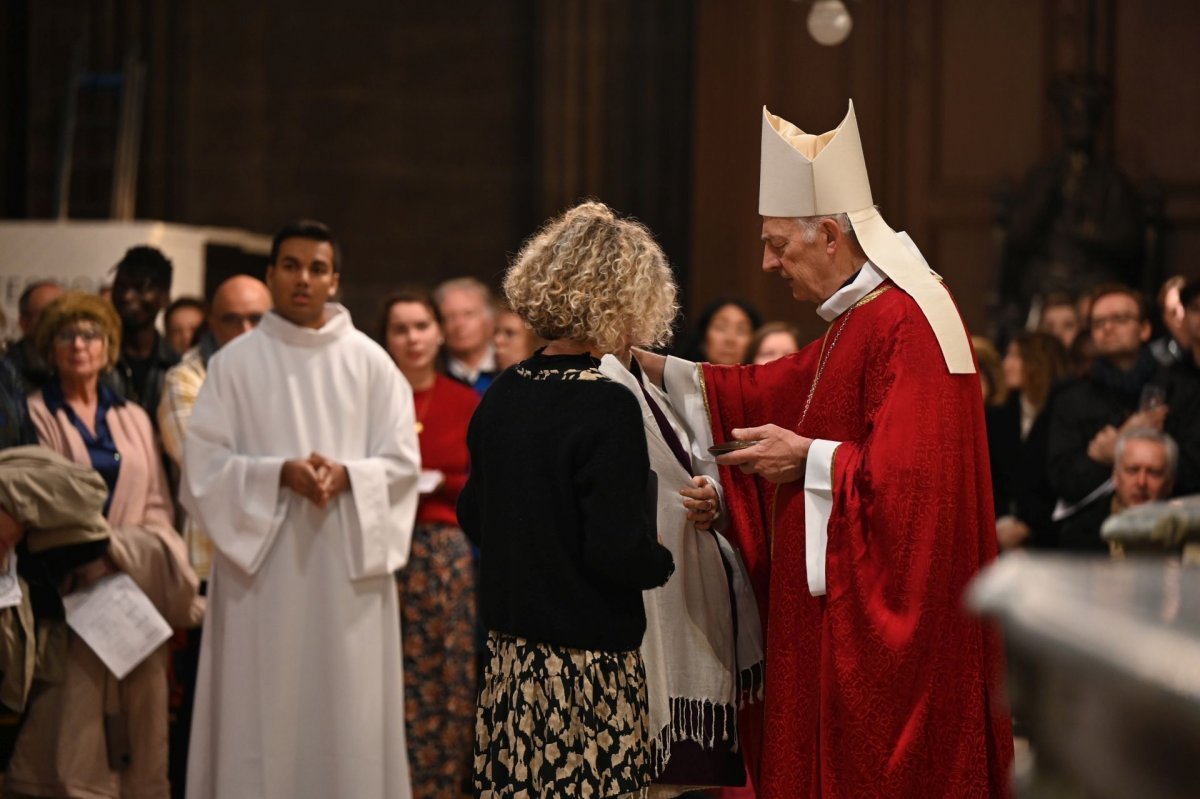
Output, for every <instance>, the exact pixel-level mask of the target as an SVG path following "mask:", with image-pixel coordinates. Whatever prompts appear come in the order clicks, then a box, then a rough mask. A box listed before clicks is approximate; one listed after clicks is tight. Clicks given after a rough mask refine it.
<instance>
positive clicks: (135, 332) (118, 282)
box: [112, 246, 179, 427]
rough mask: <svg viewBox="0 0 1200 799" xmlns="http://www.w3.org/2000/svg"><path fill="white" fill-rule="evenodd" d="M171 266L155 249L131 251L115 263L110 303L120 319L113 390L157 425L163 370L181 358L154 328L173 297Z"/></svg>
mask: <svg viewBox="0 0 1200 799" xmlns="http://www.w3.org/2000/svg"><path fill="white" fill-rule="evenodd" d="M171 272H172V268H171V262H170V261H169V260H167V257H166V256H165V255H163V254H162V252H160V251H159V250H157V249H155V248H154V247H145V246H141V247H131V248H130V249H129V251H128V252H126V253H125V257H124V258H122V259H121V262H120V263H118V264H117V275H116V278H115V279H114V281H113V290H112V301H113V306H114V307H116V309H117V313H118V314H120V316H121V359H120V360H119V361H118V362H117V367H116V369H115V370H114V373H115V378H116V383H117V386H116V387H117V388H118V389H119V390H120V392H121V393H122V394H123V395H124V396H125V398H126V399H129V400H132V401H133V402H136V403H137V404H138V405H141V406H142V408H143V409H145V411H146V413H147V414H149V416H150V419H151V421H152V422H154V424H155V426H156V427H157V425H158V403H159V399H160V398H161V397H162V385H163V378H164V377H166V374H167V370H168V369H170V368H171V367H172V366H174V365H175V364H177V363H179V355H178V353H176V352H175V351H174V350H173V349H171V347H170V346H168V344H167V342H166V340H165V339H164V338H163V337H162V336H161V335H159V333H158V329H157V328H156V327H155V326H154V324H155V322H156V321H157V319H158V314H159V312H160V311H162V310H163V309H164V308H166V307H167V302H168V301H169V299H170V297H171Z"/></svg>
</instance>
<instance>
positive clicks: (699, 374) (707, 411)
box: [696, 363, 713, 430]
mask: <svg viewBox="0 0 1200 799" xmlns="http://www.w3.org/2000/svg"><path fill="white" fill-rule="evenodd" d="M696 382H697V383H699V384H700V396H701V397H703V398H704V415H705V416H707V417H708V429H709V430H712V426H713V423H712V422H713V418H712V408H709V407H708V384H707V383H705V382H704V364H699V363H698V364H696Z"/></svg>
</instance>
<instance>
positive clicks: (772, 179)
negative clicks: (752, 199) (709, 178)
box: [758, 101, 975, 374]
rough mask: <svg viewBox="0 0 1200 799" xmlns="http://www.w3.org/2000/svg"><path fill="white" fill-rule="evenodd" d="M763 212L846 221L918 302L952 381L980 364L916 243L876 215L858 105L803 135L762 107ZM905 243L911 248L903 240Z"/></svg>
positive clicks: (874, 257) (884, 269) (875, 260)
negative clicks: (832, 124)
mask: <svg viewBox="0 0 1200 799" xmlns="http://www.w3.org/2000/svg"><path fill="white" fill-rule="evenodd" d="M758 213H759V214H761V215H762V216H776V217H803V216H831V215H833V214H846V215H848V216H849V217H850V224H851V226H852V227H853V228H854V233H855V235H857V236H858V242H859V244H861V245H862V248H863V251H864V252H865V253H866V254H867V257H868V258H869V259H871V263H873V264H874V265H875V266H877V267H878V268H879V269H880V271H882V272H883V273H884V274H886V275H887V276H888V277H889V278H891V279H892V281H893V282H895V284H896V285H897V286H899V287H900V288H901V289H902V290H903V291H904V292H905V293H906V294H908V295H909V296H910V297H912V298H913V299H914V300H916V303H917V305H918V306H919V307H920V309H921V312H922V313H924V314H925V318H926V319H927V320H928V321H929V325H930V327H932V328H933V332H934V335H936V336H937V340H938V344H939V346H941V349H942V357H944V358H945V359H946V366H947V368H949V370H950V372H951V373H952V374H972V373H974V372H975V359H974V358H973V357H972V355H971V345H970V343H969V342H968V341H967V332H966V330H965V329H964V327H963V323H962V320H961V319H960V318H959V315H958V309H957V308H955V307H954V301H953V300H951V299H950V294H949V293H948V292H947V291H946V289H945V288H944V287H943V286H942V284H941V283H940V282H939V281H938V280H937V278H936V276H935V275H934V274H933V273H931V272H930V270H929V266H928V264H927V263H925V259H924V257H922V256H921V253H920V251H918V250H917V248H916V245H915V244H913V243H912V240H911V239H908V237H907V236H904V238H903V239H902V238H901V237H900V235H899V234H897V233H896V231H894V230H892V229H891V228H890V227H888V223H887V222H885V221H884V220H883V217H882V216H880V215H879V211H877V210H875V203H874V202H873V201H872V199H871V184H870V182H869V181H868V180H867V162H866V159H864V158H863V149H862V140H861V139H859V136H858V120H857V119H856V118H855V116H854V102H853V101H851V102H850V110H849V111H847V112H846V118H845V119H843V120H842V124H840V125H838V126H837V127H836V128H834V129H833V130H831V131H828V132H826V133H821V134H813V133H805V132H804V131H802V130H800V128H798V127H796V126H795V125H793V124H792V123H791V122H788V121H787V120H786V119H783V118H782V117H777V116H775V115H774V114H772V113H771V112H770V111H768V110H767V109H766V107H765V106H764V107H763V128H762V164H761V167H760V173H759V183H758ZM906 240H907V241H906Z"/></svg>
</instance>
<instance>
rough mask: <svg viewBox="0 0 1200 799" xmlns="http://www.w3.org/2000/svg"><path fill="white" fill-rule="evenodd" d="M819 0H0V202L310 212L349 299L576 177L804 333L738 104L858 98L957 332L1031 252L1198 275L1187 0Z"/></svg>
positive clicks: (477, 267) (690, 290) (1069, 274)
mask: <svg viewBox="0 0 1200 799" xmlns="http://www.w3.org/2000/svg"><path fill="white" fill-rule="evenodd" d="M816 5H818V6H821V5H824V6H828V5H829V4H828V3H824V4H822V3H817V4H816ZM833 5H834V6H839V7H842V8H843V9H844V11H845V13H846V14H847V15H848V19H849V23H848V24H847V23H846V22H845V21H843V20H841V19H840V18H836V13H840V12H838V11H837V9H836V8H835V9H833V11H834V12H836V13H835V19H834V20H833V24H834V28H835V29H834V30H833V38H837V35H838V34H839V30H838V29H837V28H838V26H841V27H842V28H846V27H848V28H849V35H848V37H846V38H845V39H844V41H842V42H841V43H840V44H836V45H833V46H830V45H824V44H820V43H818V41H817V40H816V38H814V34H813V33H812V32H810V25H809V22H810V17H811V16H812V15H813V14H814V12H815V11H826V12H827V11H829V9H828V8H823V9H815V7H814V3H812V2H809V1H808V0H803V1H802V2H793V0H654V2H646V0H542V1H541V2H535V1H534V0H490V1H489V2H476V1H475V0H464V1H463V2H445V3H426V2H388V3H384V2H347V3H341V4H337V5H336V6H334V5H333V4H329V3H323V2H316V0H290V1H289V2H281V0H263V2H256V3H241V2H230V1H229V0H205V1H204V2H197V1H196V0H175V1H170V0H5V1H4V2H3V3H2V4H0V32H2V34H0V53H2V55H0V108H3V109H4V111H3V116H2V119H0V176H2V180H0V185H2V186H3V193H2V195H0V217H3V219H4V220H8V221H11V220H31V219H55V218H69V219H72V220H99V219H110V218H111V219H123V220H135V219H136V220H156V221H164V222H171V223H182V224H186V225H195V226H216V227H223V228H225V227H227V228H236V229H239V230H242V231H249V232H251V233H259V234H262V233H265V234H270V233H271V232H273V231H274V230H275V229H276V228H277V227H278V226H279V225H280V224H281V223H282V222H283V221H285V220H287V219H289V218H291V217H295V216H311V217H316V218H318V219H321V220H324V221H326V222H327V223H329V224H330V225H331V226H332V227H333V228H334V229H335V230H336V231H337V232H338V234H339V235H340V237H341V238H342V240H343V244H344V249H345V253H346V260H345V276H344V280H343V284H342V285H343V295H344V299H345V301H346V303H347V304H348V305H349V306H350V308H351V310H352V312H354V314H355V315H356V317H358V319H359V322H360V324H362V323H363V322H364V321H365V320H369V319H371V318H372V317H373V315H374V313H375V311H376V308H377V299H378V297H379V296H381V295H382V294H383V293H385V292H386V291H387V290H388V289H389V288H391V287H392V286H394V285H396V284H397V283H401V282H413V281H417V282H425V283H434V282H437V281H439V280H441V279H443V278H446V277H450V276H454V275H473V276H477V277H479V278H481V279H483V280H485V281H487V282H489V283H491V284H493V285H495V284H496V282H497V278H498V276H499V274H500V273H501V272H502V270H503V269H504V266H505V264H506V260H507V258H508V256H509V255H510V254H511V253H512V252H514V251H515V249H516V248H518V247H519V245H520V242H521V241H522V239H523V238H524V237H525V236H527V235H529V234H530V233H531V232H532V231H533V230H534V229H535V227H536V226H537V225H538V224H539V223H540V222H541V221H542V220H544V219H545V218H546V217H547V216H549V215H551V214H554V213H557V212H558V211H560V210H562V209H563V208H564V207H566V206H567V205H569V204H571V203H572V202H573V201H574V200H576V199H577V198H580V197H587V196H592V197H597V198H600V199H602V200H604V201H605V202H607V203H609V204H611V205H613V206H614V207H615V208H617V209H619V210H620V211H622V212H625V213H629V214H633V215H635V216H637V217H639V218H640V219H642V220H643V221H645V222H646V223H647V224H648V225H649V226H650V227H651V228H652V229H653V230H654V231H655V233H656V234H657V235H658V237H659V239H660V241H661V242H662V244H663V246H664V248H665V250H666V251H667V254H668V255H669V257H670V258H671V260H672V263H673V264H674V266H675V268H676V269H677V271H678V276H679V280H680V282H681V285H682V286H683V288H684V300H685V305H686V308H687V310H689V311H690V312H692V313H695V311H696V310H697V309H699V308H700V307H701V306H703V305H705V304H706V303H707V302H709V301H710V300H712V299H713V298H715V297H717V296H720V295H730V294H733V295H738V296H740V297H743V298H745V299H747V300H749V301H750V302H751V303H753V304H754V305H756V306H757V307H758V308H759V309H760V310H761V311H762V312H763V316H764V318H768V319H785V320H790V321H794V322H796V323H797V324H798V325H800V326H801V329H802V331H803V333H804V334H805V336H810V335H815V334H818V333H819V332H820V331H821V330H822V325H821V324H820V323H819V320H817V319H816V317H815V316H813V315H812V314H811V313H809V312H808V310H807V309H804V308H801V307H800V306H797V305H796V304H794V303H793V302H792V301H791V299H790V298H789V297H788V296H787V295H786V293H784V292H781V291H779V284H778V282H777V280H776V279H773V278H769V277H767V276H764V275H763V274H762V273H761V272H760V271H759V268H758V267H759V264H760V261H761V247H760V244H759V242H758V236H759V219H758V216H757V183H758V148H759V135H760V108H761V106H762V105H764V104H766V105H768V106H769V107H770V108H771V110H772V111H773V112H776V113H779V114H781V115H783V116H784V117H785V118H787V119H789V120H792V121H794V122H795V123H796V124H798V125H800V126H801V127H803V128H805V129H807V130H811V131H823V130H828V129H830V128H832V127H834V126H836V125H837V124H838V123H839V122H840V120H841V119H842V117H843V116H844V114H845V112H846V103H847V99H848V98H853V100H854V102H855V106H856V109H857V114H858V120H859V125H860V128H861V131H862V138H863V144H864V148H865V151H866V157H867V162H868V168H869V171H870V176H871V181H872V189H873V192H874V197H875V201H876V202H877V203H878V204H879V205H880V207H881V210H882V212H883V214H884V216H885V218H886V219H887V220H888V221H889V223H890V224H891V225H892V226H893V227H895V228H897V229H905V230H908V231H909V232H910V233H911V234H912V236H913V238H914V239H915V240H916V241H917V243H918V244H919V245H920V246H921V247H922V249H923V251H924V252H925V254H926V256H927V257H928V259H929V261H930V262H931V264H932V265H933V266H934V267H935V268H936V269H937V270H938V271H940V272H941V273H942V274H943V275H944V276H945V278H946V279H947V281H948V282H949V284H950V285H951V287H952V288H953V290H954V292H955V295H956V297H957V299H958V301H959V303H960V305H961V307H962V310H963V313H964V315H965V316H966V319H967V322H968V325H969V326H970V327H971V329H972V331H973V332H976V331H977V332H980V333H984V334H989V335H995V334H996V333H997V331H996V329H995V328H997V327H999V326H1002V325H1006V324H1007V325H1014V324H1019V323H1020V321H1021V320H1023V318H1024V316H1025V315H1026V314H1027V312H1028V310H1029V309H1028V304H1029V300H1030V298H1031V297H1032V296H1034V295H1035V294H1037V293H1039V292H1044V291H1047V290H1051V289H1053V288H1055V286H1046V285H1042V284H1041V283H1042V282H1044V281H1043V278H1045V279H1047V280H1055V281H1059V282H1063V283H1064V286H1063V287H1064V288H1068V289H1074V288H1075V285H1074V284H1075V283H1078V282H1079V281H1080V280H1084V281H1086V280H1088V279H1089V278H1088V276H1089V275H1099V274H1101V273H1104V274H1108V273H1112V274H1113V275H1116V276H1121V277H1127V278H1128V279H1129V280H1130V282H1133V283H1135V285H1138V286H1139V287H1142V288H1145V289H1147V290H1148V291H1149V293H1150V294H1151V296H1153V293H1154V292H1155V291H1156V290H1157V287H1158V285H1159V284H1161V282H1162V279H1163V277H1165V276H1167V275H1172V274H1177V273H1178V274H1185V275H1197V274H1200V155H1198V154H1197V141H1198V134H1200V48H1198V47H1197V46H1196V42H1197V41H1200V35H1198V34H1200V3H1196V2H1194V0H1151V1H1150V2H1134V0H1005V1H1004V2H983V0H955V2H950V0H847V2H846V3H845V4H844V6H843V5H842V4H841V3H834V4H833ZM841 33H845V31H844V30H841ZM817 36H822V37H824V38H829V36H828V35H826V34H823V33H822V32H821V31H820V30H818V31H817ZM1080 159H1083V163H1082V164H1081V163H1080ZM1072 181H1074V184H1073V183H1072ZM1080 183H1082V185H1083V187H1084V189H1083V190H1082V191H1081V189H1080V185H1078V184H1080ZM259 249H261V246H260V247H259ZM118 255H119V253H118ZM218 256H219V253H218V254H217V255H214V256H213V259H214V262H215V261H220V258H219V257H218ZM242 257H244V254H243V255H237V254H235V255H234V256H231V259H232V260H227V261H226V262H223V263H221V264H220V265H219V266H218V267H216V268H214V269H213V271H214V275H215V274H216V273H217V272H220V273H221V274H225V273H227V272H229V271H238V270H240V269H243V268H248V267H246V264H245V263H242V262H240V261H239V260H238V259H239V258H242ZM254 258H258V259H261V253H259V254H257V255H254V256H253V257H252V258H251V261H253V259H254ZM113 262H114V263H115V258H114V259H113ZM210 268H212V267H210ZM5 271H8V272H10V273H12V274H10V275H6V276H5V277H6V279H5V281H4V285H3V287H2V289H3V292H4V302H5V303H6V305H9V306H11V305H12V304H13V303H15V300H16V296H17V295H18V294H19V293H20V291H21V288H22V286H23V285H24V282H25V278H21V279H16V278H15V277H13V276H12V275H13V274H15V270H13V269H8V268H5ZM1081 275H1082V276H1083V277H1082V278H1081ZM214 280H215V278H214V277H212V276H210V277H209V278H208V279H207V280H206V284H209V287H210V286H211V284H212V283H213V282H214ZM1039 281H1041V282H1039ZM12 315H13V314H11V313H10V318H11V316H12Z"/></svg>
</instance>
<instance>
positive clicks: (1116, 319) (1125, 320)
mask: <svg viewBox="0 0 1200 799" xmlns="http://www.w3.org/2000/svg"><path fill="white" fill-rule="evenodd" d="M1140 320H1141V317H1140V316H1138V315H1137V314H1135V313H1118V314H1113V315H1112V316H1093V317H1092V329H1093V330H1100V329H1102V328H1105V327H1108V326H1109V325H1127V324H1129V323H1130V322H1138V321H1140Z"/></svg>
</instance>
